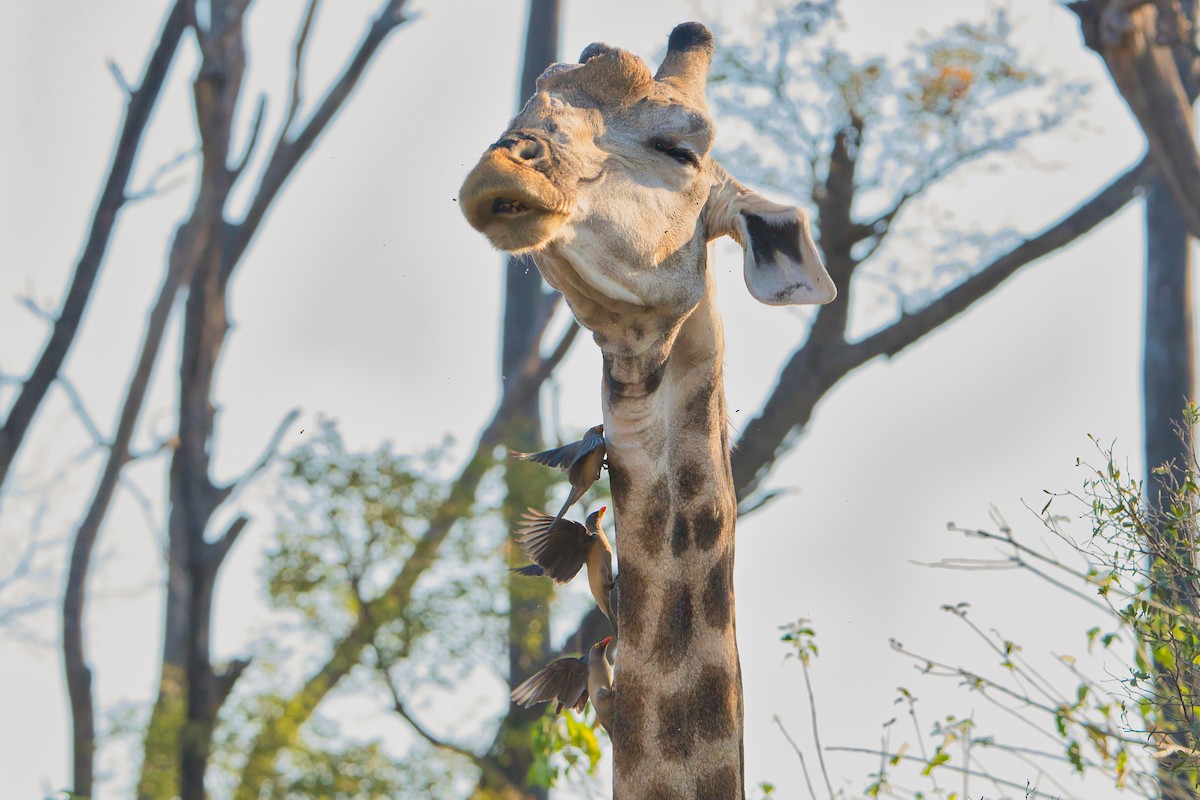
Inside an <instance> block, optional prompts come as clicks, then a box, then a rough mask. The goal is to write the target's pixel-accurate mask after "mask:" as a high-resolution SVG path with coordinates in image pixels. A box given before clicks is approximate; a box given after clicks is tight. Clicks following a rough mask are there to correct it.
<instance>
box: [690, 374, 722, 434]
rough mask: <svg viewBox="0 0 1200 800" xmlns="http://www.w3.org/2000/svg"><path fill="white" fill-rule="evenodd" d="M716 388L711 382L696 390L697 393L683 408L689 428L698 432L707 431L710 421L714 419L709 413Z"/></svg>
mask: <svg viewBox="0 0 1200 800" xmlns="http://www.w3.org/2000/svg"><path fill="white" fill-rule="evenodd" d="M714 391H715V386H714V384H713V382H712V381H711V380H709V381H708V382H707V383H705V384H704V385H703V386H701V387H700V388H699V389H697V390H696V393H695V394H693V395H692V396H691V397H690V398H688V401H687V403H686V404H685V405H684V407H683V418H684V422H685V423H686V424H687V426H688V427H689V428H693V429H695V430H698V431H707V430H708V426H709V421H710V420H711V419H712V414H711V413H709V409H710V405H709V404H710V402H711V401H712V398H713V394H714Z"/></svg>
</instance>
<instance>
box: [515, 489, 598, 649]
mask: <svg viewBox="0 0 1200 800" xmlns="http://www.w3.org/2000/svg"><path fill="white" fill-rule="evenodd" d="M607 510H608V506H600V508H599V509H598V510H596V511H593V512H592V513H591V514H589V515H588V517H587V521H586V522H585V523H584V524H583V525H580V524H579V523H578V522H575V521H574V520H569V519H563V520H555V519H554V518H553V517H551V516H550V515H549V514H543V513H542V512H540V511H537V510H536V509H532V508H531V509H529V510H528V511H526V512H525V514H523V515H522V517H521V518H522V519H523V520H524V522H523V523H522V524H521V526H520V527H519V528H517V543H518V544H519V545H520V546H521V550H522V551H524V553H525V556H526V557H527V558H528V559H529V560H530V561H532V562H533V563H532V564H530V565H529V566H526V567H517V568H516V569H514V570H513V572H515V573H517V574H518V575H525V576H527V577H538V576H546V577H549V578H552V579H553V580H554V582H555V583H567V582H568V581H570V580H571V579H572V578H574V577H575V576H576V575H577V574H579V569H580V568H581V567H585V566H586V567H587V579H588V588H589V589H590V590H591V592H592V597H593V598H595V600H596V605H597V606H599V607H600V610H601V611H603V612H604V616H606V617H608V621H609V622H611V623H612V625H613V630H614V631H615V630H616V629H617V627H616V626H617V620H616V617H615V616H614V615H613V612H612V606H611V604H610V601H609V597H610V594H611V593H612V588H613V580H614V579H613V551H612V545H611V544H609V542H608V537H607V536H605V535H604V528H603V526H602V525H601V520H603V519H604V512H605V511H607Z"/></svg>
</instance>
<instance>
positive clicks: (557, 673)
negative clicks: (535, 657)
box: [510, 658, 588, 711]
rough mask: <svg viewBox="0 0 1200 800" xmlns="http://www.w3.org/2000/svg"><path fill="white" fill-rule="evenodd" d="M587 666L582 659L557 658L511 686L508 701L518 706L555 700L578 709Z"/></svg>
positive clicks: (584, 689)
mask: <svg viewBox="0 0 1200 800" xmlns="http://www.w3.org/2000/svg"><path fill="white" fill-rule="evenodd" d="M587 684H588V668H587V664H586V663H584V661H583V659H580V658H560V659H558V660H557V661H554V662H552V663H550V664H547V665H546V666H545V667H543V668H542V669H540V670H538V671H537V672H535V673H534V674H533V675H531V676H530V677H529V678H528V679H527V680H525V681H524V682H523V683H522V684H521V685H520V686H518V687H517V688H515V689H513V690H512V694H511V695H510V697H512V701H513V702H514V703H516V704H517V705H519V706H521V707H522V708H529V707H530V706H534V705H537V704H538V703H549V702H551V701H555V700H556V701H558V703H559V705H561V706H568V707H570V708H574V709H575V710H576V711H582V710H583V706H584V704H586V703H587V697H588V686H587Z"/></svg>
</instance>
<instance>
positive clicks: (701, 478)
mask: <svg viewBox="0 0 1200 800" xmlns="http://www.w3.org/2000/svg"><path fill="white" fill-rule="evenodd" d="M705 472H706V471H705V469H704V467H703V466H701V465H700V464H697V463H695V462H692V463H690V464H684V465H683V466H682V467H680V468H679V472H678V473H676V475H675V488H676V490H677V491H678V493H679V499H680V500H682V501H684V502H685V503H686V502H688V501H689V500H693V499H695V497H696V496H697V495H699V494H700V492H702V491H703V490H704V482H705Z"/></svg>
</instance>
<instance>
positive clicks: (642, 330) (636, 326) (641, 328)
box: [629, 322, 646, 339]
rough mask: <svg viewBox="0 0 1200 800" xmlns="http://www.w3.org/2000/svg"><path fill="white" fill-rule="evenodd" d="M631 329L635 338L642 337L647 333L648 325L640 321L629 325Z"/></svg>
mask: <svg viewBox="0 0 1200 800" xmlns="http://www.w3.org/2000/svg"><path fill="white" fill-rule="evenodd" d="M629 331H630V332H631V333H632V334H633V335H634V337H635V338H637V339H641V338H642V337H643V336H645V335H646V326H645V325H643V324H642V323H640V322H635V323H633V324H632V325H630V326H629Z"/></svg>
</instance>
